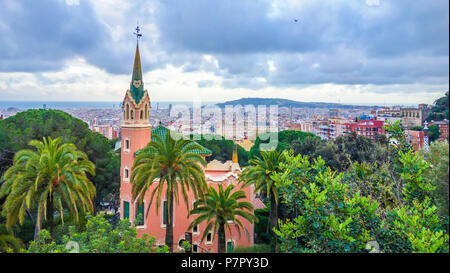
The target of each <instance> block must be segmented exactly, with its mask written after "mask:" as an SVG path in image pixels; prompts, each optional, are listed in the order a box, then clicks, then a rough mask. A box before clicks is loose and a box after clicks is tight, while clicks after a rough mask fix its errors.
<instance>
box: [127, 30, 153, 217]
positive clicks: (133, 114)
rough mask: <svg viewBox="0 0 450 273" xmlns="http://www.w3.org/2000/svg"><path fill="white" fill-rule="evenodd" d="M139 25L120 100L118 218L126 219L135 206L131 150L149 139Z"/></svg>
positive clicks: (133, 155) (139, 146)
mask: <svg viewBox="0 0 450 273" xmlns="http://www.w3.org/2000/svg"><path fill="white" fill-rule="evenodd" d="M139 32H140V29H139V26H138V27H137V28H136V33H135V35H136V36H137V45H136V55H135V58H134V67H133V75H132V77H131V83H130V89H129V90H127V92H126V94H125V98H124V100H123V103H122V110H123V118H122V135H121V140H122V147H121V164H120V165H121V168H120V176H121V183H120V201H121V218H122V219H123V218H128V219H130V214H131V215H133V216H134V211H135V206H134V204H131V199H132V193H131V184H130V177H131V168H132V166H133V162H134V158H135V153H136V152H137V151H139V150H140V149H142V148H144V147H145V146H146V145H147V144H148V143H149V142H150V140H151V126H150V117H149V111H150V107H151V104H150V98H149V96H148V92H147V90H144V82H143V80H142V67H141V56H140V52H139V38H140V37H142V34H140V33H139Z"/></svg>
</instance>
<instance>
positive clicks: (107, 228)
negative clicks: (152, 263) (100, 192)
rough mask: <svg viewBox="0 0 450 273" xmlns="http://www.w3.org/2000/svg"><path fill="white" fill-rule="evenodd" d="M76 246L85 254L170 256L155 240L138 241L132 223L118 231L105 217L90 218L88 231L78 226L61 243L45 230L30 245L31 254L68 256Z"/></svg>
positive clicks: (150, 237)
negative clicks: (72, 246) (163, 254)
mask: <svg viewBox="0 0 450 273" xmlns="http://www.w3.org/2000/svg"><path fill="white" fill-rule="evenodd" d="M69 242H75V243H77V244H78V246H79V251H80V252H81V253H151V252H159V253H161V252H162V253H165V252H168V249H167V247H156V246H155V238H154V237H152V236H149V235H148V234H144V235H143V237H142V238H138V237H137V231H136V229H135V228H134V227H132V226H130V224H129V222H128V220H126V219H125V220H122V221H120V222H119V224H118V225H117V226H116V228H115V229H113V228H112V227H111V225H110V224H109V223H108V221H107V220H106V219H105V217H104V215H103V214H98V215H97V216H94V217H93V216H90V215H88V216H87V224H86V231H84V232H81V233H80V232H76V228H75V227H74V226H72V227H70V228H69V231H68V233H67V234H65V235H64V236H63V240H62V242H61V243H56V242H55V241H52V240H51V237H50V234H49V232H48V231H46V230H41V231H40V232H39V235H38V239H37V240H36V241H32V242H31V243H30V246H29V248H28V249H27V251H26V252H28V253H68V252H73V251H76V250H75V249H73V248H69V247H68V246H70V245H71V244H68V243H69Z"/></svg>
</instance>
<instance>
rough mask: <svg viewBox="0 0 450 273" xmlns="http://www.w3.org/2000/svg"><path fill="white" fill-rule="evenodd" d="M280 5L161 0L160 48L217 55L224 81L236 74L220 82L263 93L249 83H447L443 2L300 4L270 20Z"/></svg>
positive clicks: (255, 2) (445, 12)
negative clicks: (273, 69) (270, 64)
mask: <svg viewBox="0 0 450 273" xmlns="http://www.w3.org/2000/svg"><path fill="white" fill-rule="evenodd" d="M277 2H278V4H279V3H280V2H279V1H273V2H271V1H208V0H200V1H183V0H176V1H175V0H173V1H161V2H160V4H161V6H160V7H159V9H158V10H157V12H156V22H157V25H158V27H159V29H160V31H161V41H160V43H161V46H163V47H165V48H167V49H169V50H172V51H177V50H179V51H189V52H197V53H198V54H202V53H208V54H211V55H213V56H215V57H216V58H217V59H218V61H219V70H220V71H222V74H223V73H225V74H223V75H224V76H225V75H227V76H228V77H231V76H232V75H235V82H232V79H228V80H226V81H224V86H225V87H229V88H234V87H235V86H237V85H239V84H242V83H243V84H244V85H250V86H254V87H256V88H257V87H258V86H261V87H264V86H265V85H264V84H261V82H259V81H257V82H256V84H254V85H252V82H254V80H253V78H254V77H264V78H266V79H267V80H268V83H269V84H272V85H284V84H286V85H290V84H304V83H306V84H307V83H311V84H313V83H338V84H367V83H371V84H395V83H416V82H426V83H430V84H433V83H435V84H438V83H439V84H442V83H448V71H449V70H448V50H449V46H448V39H449V36H448V1H444V0H442V1H440V0H434V1H428V0H426V1H425V0H423V1H422V0H421V1H419V0H417V1H387V0H381V1H380V2H381V5H380V6H369V5H367V4H366V3H365V1H364V0H360V1H319V0H317V1H302V2H301V3H302V4H301V5H299V6H297V7H294V8H292V9H290V8H284V9H283V7H281V8H279V9H278V13H277V14H275V15H273V13H274V7H273V5H272V4H273V3H275V4H277ZM294 18H298V19H299V22H294V21H293V19H294ZM269 60H271V61H273V64H274V65H275V67H276V68H277V70H276V72H273V73H269V71H268V65H267V62H268V61H269ZM190 66H191V67H192V66H193V65H192V64H191V65H190ZM243 77H244V78H245V77H247V78H248V81H247V82H246V81H245V80H243ZM245 83H247V84H245Z"/></svg>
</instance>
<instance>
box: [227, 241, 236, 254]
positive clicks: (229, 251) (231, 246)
mask: <svg viewBox="0 0 450 273" xmlns="http://www.w3.org/2000/svg"><path fill="white" fill-rule="evenodd" d="M233 250H234V245H233V242H228V243H227V252H228V253H232V252H233Z"/></svg>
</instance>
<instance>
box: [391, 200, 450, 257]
mask: <svg viewBox="0 0 450 273" xmlns="http://www.w3.org/2000/svg"><path fill="white" fill-rule="evenodd" d="M412 203H413V204H412V206H405V207H401V208H398V209H396V210H395V213H396V214H397V215H398V218H399V219H398V220H395V221H394V222H393V228H394V230H395V231H396V232H397V233H398V234H399V235H400V236H404V237H407V238H408V240H409V242H410V243H411V245H412V248H413V252H419V253H436V252H447V253H448V247H449V244H448V243H449V242H448V240H449V236H448V234H444V230H442V229H440V226H441V223H440V219H439V217H438V215H437V213H436V211H437V207H436V206H433V205H431V202H430V199H429V198H428V197H426V198H425V200H423V202H420V201H418V200H417V199H416V200H414V201H413V202H412Z"/></svg>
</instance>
